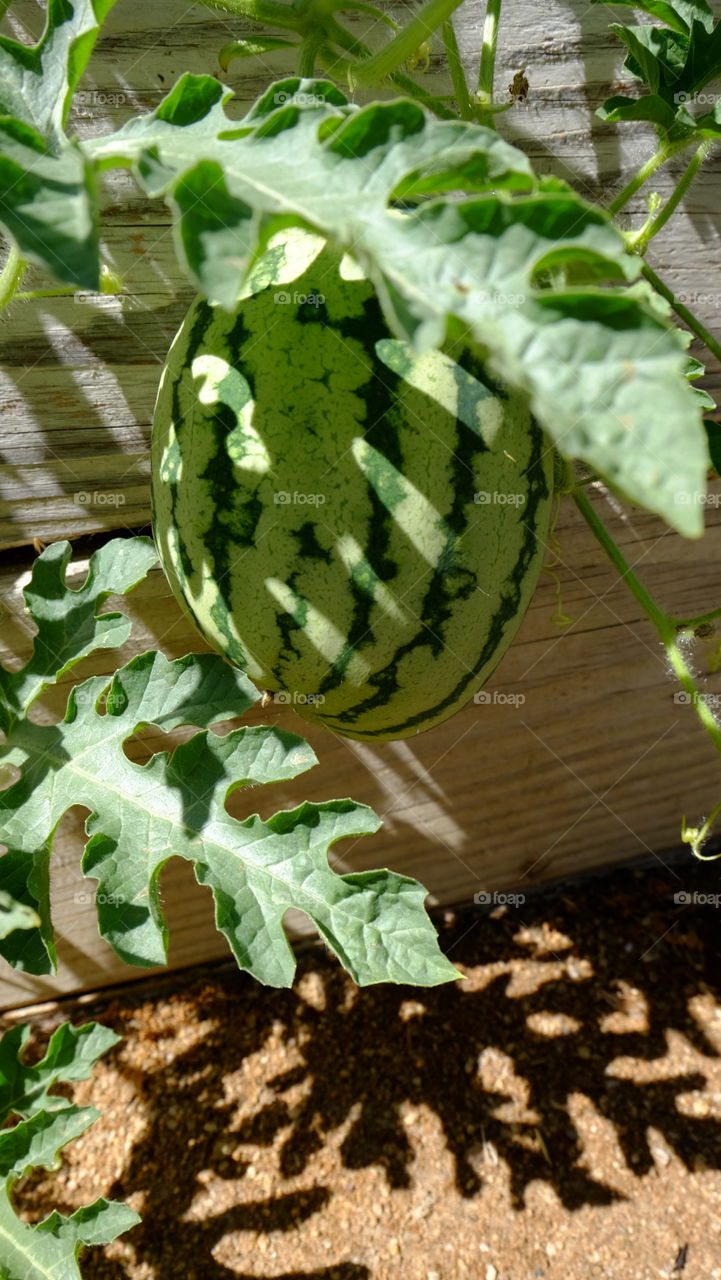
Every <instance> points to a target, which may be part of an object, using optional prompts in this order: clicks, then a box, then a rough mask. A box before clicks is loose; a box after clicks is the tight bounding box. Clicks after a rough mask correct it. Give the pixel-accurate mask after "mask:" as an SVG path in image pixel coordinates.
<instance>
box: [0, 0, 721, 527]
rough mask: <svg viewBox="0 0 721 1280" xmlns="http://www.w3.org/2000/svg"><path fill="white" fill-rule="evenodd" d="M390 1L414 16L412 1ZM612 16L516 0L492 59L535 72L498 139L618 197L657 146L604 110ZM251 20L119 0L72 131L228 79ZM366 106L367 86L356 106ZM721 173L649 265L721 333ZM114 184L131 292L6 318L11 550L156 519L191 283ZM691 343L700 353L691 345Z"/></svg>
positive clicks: (120, 267) (473, 49)
mask: <svg viewBox="0 0 721 1280" xmlns="http://www.w3.org/2000/svg"><path fill="white" fill-rule="evenodd" d="M384 8H385V9H386V10H387V12H388V13H390V14H392V15H394V16H395V17H397V18H399V19H401V20H403V19H405V18H406V17H407V13H408V6H407V5H404V4H396V5H393V4H386V5H385V6H384ZM42 15H43V6H42V5H39V4H38V3H36V0H13V4H12V6H11V10H10V13H9V14H8V15H7V17H6V19H5V22H4V24H3V29H7V30H8V31H9V32H10V33H11V34H13V35H14V36H15V37H16V38H19V39H23V40H29V39H30V38H33V37H37V35H38V34H39V32H40V30H41V29H42ZM344 20H347V22H348V23H349V25H350V26H351V27H352V28H353V30H354V32H355V33H356V34H358V35H359V36H361V37H362V38H363V39H365V40H366V41H367V42H368V43H369V44H371V46H373V45H376V44H378V43H379V40H380V38H381V36H382V32H383V30H384V29H383V28H382V27H381V25H380V24H379V23H378V22H376V21H374V20H373V19H372V18H369V17H368V16H367V15H365V14H355V15H352V14H348V15H346V16H345V19H344ZM612 20H613V13H612V11H611V10H609V9H607V8H606V7H605V6H602V5H598V6H589V5H587V4H585V3H582V2H581V0H577V2H576V3H572V2H571V0H569V2H568V3H562V2H561V0H549V2H548V3H546V4H543V5H539V4H537V3H536V0H507V4H506V6H505V8H504V18H503V22H502V26H501V40H500V48H499V58H498V87H499V93H500V94H501V96H504V95H505V88H504V87H505V86H506V85H507V84H508V83H509V82H510V80H511V79H512V77H513V74H514V72H515V71H517V70H519V69H521V68H524V69H525V72H526V75H527V78H528V80H529V82H530V91H529V96H528V101H527V102H526V103H519V104H517V105H515V106H514V107H513V108H512V109H511V110H510V111H508V112H506V113H505V114H503V115H502V116H500V117H499V128H500V129H501V132H502V133H503V134H504V136H506V137H507V138H508V139H509V140H511V141H515V142H517V143H518V144H519V145H520V146H522V147H523V148H524V149H525V150H526V151H527V152H528V154H529V155H530V156H531V158H532V160H533V162H534V164H535V165H536V167H537V168H538V169H539V170H540V171H542V172H548V173H556V174H559V175H560V176H562V177H565V178H567V179H569V180H570V181H571V182H573V183H574V184H575V185H576V186H577V187H578V188H579V189H580V190H581V191H582V192H583V193H584V194H586V195H588V196H589V197H590V198H593V199H601V200H605V201H606V202H607V201H608V200H610V199H611V197H612V194H613V193H614V192H615V191H616V190H617V189H618V185H619V173H623V174H626V175H627V176H628V174H629V173H630V172H632V166H633V165H634V163H635V164H636V165H638V164H640V163H641V162H642V161H643V159H645V158H646V157H647V156H648V155H650V154H651V152H652V151H653V149H654V139H653V131H652V129H650V128H646V127H644V126H641V125H634V126H633V127H630V128H629V127H626V128H618V127H616V126H609V125H606V124H604V123H603V122H602V121H600V120H599V119H598V118H596V117H595V116H594V115H593V111H594V110H595V108H596V107H597V106H598V105H599V104H600V103H601V102H602V101H603V100H604V99H605V98H606V97H608V96H609V95H610V94H611V93H613V92H618V91H619V90H620V88H621V87H622V84H623V78H622V77H620V67H621V63H622V60H623V59H622V50H621V48H620V46H619V44H618V42H617V41H615V40H614V39H613V37H612V36H611V35H610V33H609V30H608V25H609V22H610V21H612ZM456 25H457V28H458V35H459V41H460V46H461V49H462V52H463V56H464V59H465V62H466V66H467V71H468V75H469V78H471V79H472V78H473V73H474V68H476V67H477V63H478V56H479V47H480V35H481V14H480V12H479V11H478V9H477V8H476V7H475V6H473V5H471V4H470V3H468V4H466V5H464V6H463V7H462V8H461V10H460V11H459V12H458V14H457V15H456ZM253 29H256V28H254V27H253V26H252V24H249V23H247V22H243V21H235V20H232V19H231V18H229V17H228V15H225V14H221V13H218V12H215V11H211V10H206V9H203V8H202V7H201V6H200V5H194V6H191V7H190V8H188V7H187V6H185V5H182V4H180V3H179V0H156V3H155V4H153V5H148V4H147V3H141V0H124V2H123V3H122V4H118V5H116V7H115V8H114V9H113V10H112V12H111V14H110V17H109V19H108V23H107V26H106V28H105V29H104V34H103V37H102V39H101V40H100V41H99V44H98V46H97V50H96V54H95V56H94V57H93V60H92V62H91V66H90V71H89V73H88V75H86V77H85V78H84V80H83V85H82V89H81V92H80V94H79V96H78V97H77V98H76V102H75V107H74V113H73V123H74V127H75V128H76V130H77V133H78V135H79V136H81V137H82V136H89V135H93V134H96V133H99V132H104V131H106V130H108V129H113V128H117V127H119V126H120V125H121V124H122V123H123V121H124V120H126V119H127V118H128V117H129V116H130V115H133V114H135V113H137V112H139V111H144V110H152V109H153V108H155V107H156V106H157V105H158V103H159V102H160V100H161V98H162V97H163V95H164V94H165V93H166V92H167V90H168V89H169V88H170V87H171V86H172V84H173V83H174V82H175V80H176V79H177V78H178V77H179V76H180V75H181V74H182V73H183V72H184V71H189V72H194V73H199V74H200V73H206V74H208V73H209V74H218V75H220V71H219V67H218V61H217V56H218V52H219V50H220V49H221V47H222V46H223V45H224V44H225V43H226V42H227V41H228V40H229V39H230V38H231V37H233V36H237V35H238V34H241V33H243V32H247V31H250V30H253ZM292 65H293V64H292V57H291V55H290V54H287V53H280V54H276V55H274V56H273V57H264V58H263V59H262V60H260V59H259V60H254V59H243V60H239V61H236V62H235V63H233V64H232V65H231V68H230V70H229V71H228V72H227V73H226V74H225V75H224V76H223V79H224V80H225V82H226V83H227V84H229V85H230V86H231V87H232V88H233V90H234V92H235V94H236V101H235V102H234V103H233V104H232V108H231V110H232V112H233V114H234V115H236V116H237V115H242V114H243V112H244V110H245V109H247V107H248V106H249V105H250V103H251V102H253V101H254V100H255V98H256V97H257V96H258V94H260V93H261V92H262V91H263V90H264V89H265V88H266V87H267V85H268V83H269V82H270V80H271V79H274V78H276V77H278V76H280V75H283V74H288V73H289V72H290V71H291V70H292ZM424 82H425V83H426V84H427V86H428V88H429V91H431V92H444V91H448V88H449V85H448V83H447V82H446V76H445V67H444V57H443V54H442V53H441V51H440V46H438V48H437V49H436V51H435V52H434V55H433V57H432V60H431V66H430V69H429V72H428V73H427V75H426V76H425V80H424ZM369 96H371V95H369V94H366V95H365V98H366V99H367V98H368V97H369ZM374 96H384V94H383V93H380V94H378V93H375V91H374ZM385 96H394V95H393V93H392V92H386V93H385ZM364 100H365V99H364V97H363V95H362V94H358V95H357V101H358V102H359V103H361V102H363V101H364ZM685 163H686V158H685V157H678V158H677V159H676V160H675V161H673V162H672V163H671V164H670V165H669V166H668V167H667V168H666V169H664V170H662V171H660V172H659V173H658V174H657V175H656V176H654V180H653V184H652V185H653V187H654V188H655V189H657V190H659V191H660V192H662V193H664V192H665V193H668V192H670V190H671V189H672V186H673V185H674V183H675V182H676V181H677V179H678V175H679V173H680V172H681V171H682V168H683V166H684V165H685ZM720 175H721V150H719V149H717V150H716V152H715V153H714V155H713V156H712V158H711V159H710V160H709V161H708V162H707V165H706V167H705V169H704V170H703V172H702V174H701V176H700V178H699V179H698V181H697V182H696V183H695V184H694V186H693V188H692V190H691V192H690V194H689V195H688V196H687V197H686V200H685V201H684V203H683V207H682V209H681V210H680V211H679V213H678V214H677V216H676V218H675V219H674V220H673V225H672V226H669V227H668V228H666V229H665V230H664V232H663V233H662V234H661V235H660V236H659V237H658V238H657V239H656V240H655V241H654V243H653V246H652V248H651V250H650V252H649V260H650V261H651V263H652V265H653V266H654V267H655V268H656V269H657V270H658V271H659V272H660V273H661V274H662V276H664V277H665V278H666V279H667V281H668V283H669V284H670V285H671V286H672V287H673V288H674V289H676V290H677V292H678V293H679V294H681V295H683V297H684V298H685V299H686V300H687V302H688V303H689V305H690V306H691V307H692V309H693V310H695V311H696V312H697V313H698V315H699V316H700V318H701V319H702V320H704V321H705V322H706V323H707V324H708V325H709V326H710V327H711V328H712V329H713V328H714V326H715V324H716V322H717V316H718V314H719V303H721V283H720V280H721V276H720V275H719V267H720V266H721V251H720V248H719V219H720V218H721V198H720V197H721V183H720V181H719V178H720ZM106 195H107V209H106V215H105V220H104V241H105V255H106V258H107V260H108V262H109V263H110V264H111V265H112V266H113V267H114V269H116V270H117V271H118V272H119V273H120V275H121V277H122V278H123V280H124V282H125V294H124V295H123V296H122V297H100V296H97V295H90V294H80V295H76V298H75V300H73V298H70V297H68V298H44V299H38V300H35V301H34V302H31V303H16V304H14V305H13V306H12V307H11V308H10V310H9V311H8V312H7V313H6V314H5V315H4V316H3V317H2V319H0V413H1V414H2V419H1V420H2V421H3V422H4V423H6V424H8V423H9V424H10V427H9V428H6V429H5V430H3V434H2V445H1V448H0V547H12V546H16V545H22V544H24V543H28V542H31V541H32V540H33V539H34V538H41V539H44V540H45V541H48V540H51V539H53V538H58V537H77V536H79V535H81V534H83V533H88V532H91V531H93V530H109V529H123V528H133V527H138V526H141V525H144V524H146V523H147V522H148V519H149V507H148V483H147V481H148V440H149V430H150V422H151V418H152V412H153V403H154V399H155V392H156V388H157V383H158V379H159V376H160V370H161V368H162V364H163V360H164V358H165V354H166V352H167V349H168V347H169V345H170V342H171V340H172V337H173V334H174V333H175V331H176V329H177V328H178V325H179V324H180V321H181V318H182V316H183V314H184V312H185V310H186V308H187V306H188V303H189V301H190V299H191V298H192V296H193V289H192V286H191V285H190V284H189V282H188V281H187V280H186V278H185V277H184V276H183V275H182V273H181V272H180V270H179V268H178V266H177V263H176V261H175V255H174V251H173V238H172V233H171V230H170V224H169V217H168V214H167V212H166V210H165V207H164V206H163V204H162V203H161V202H158V201H149V200H147V199H146V198H145V197H144V196H142V195H140V194H139V192H138V190H137V188H136V187H135V186H134V183H133V181H132V178H130V177H129V176H128V175H127V174H125V173H123V172H113V173H111V174H110V175H108V177H107V181H106ZM645 196H646V192H645V190H644V191H642V192H640V193H639V194H638V195H637V197H636V198H635V199H634V201H633V202H632V204H631V205H629V208H628V221H629V224H631V223H633V224H634V225H638V223H639V221H641V220H642V215H643V211H644V209H645V203H644V201H645ZM53 283H55V282H53V281H49V280H48V279H44V278H41V277H40V273H37V272H35V273H31V274H30V276H29V277H28V287H30V286H32V285H33V284H35V285H36V286H38V287H41V286H48V285H50V284H53ZM694 350H695V351H697V352H700V349H699V348H698V346H697V345H695V346H694ZM705 385H706V386H707V387H708V389H709V390H711V392H712V393H713V392H714V391H715V390H716V389H718V387H719V385H721V369H719V368H718V367H717V365H716V364H714V363H713V362H712V363H710V364H709V365H708V374H707V379H706V383H705Z"/></svg>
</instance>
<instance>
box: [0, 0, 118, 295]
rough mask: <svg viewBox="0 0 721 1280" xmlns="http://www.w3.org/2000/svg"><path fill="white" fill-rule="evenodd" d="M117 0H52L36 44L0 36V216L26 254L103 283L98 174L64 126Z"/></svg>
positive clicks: (87, 281)
mask: <svg viewBox="0 0 721 1280" xmlns="http://www.w3.org/2000/svg"><path fill="white" fill-rule="evenodd" d="M114 3H115V0H73V3H72V4H69V3H68V2H67V0H49V3H48V6H47V17H46V23H45V30H44V32H43V34H42V36H41V38H40V40H39V41H38V43H37V44H36V45H32V46H27V45H23V44H20V43H19V42H18V41H17V40H12V39H11V38H10V37H9V36H0V222H2V223H4V224H5V226H6V227H7V229H8V231H9V232H10V234H11V235H12V237H13V239H14V240H15V243H16V244H17V246H18V248H19V250H20V253H21V254H22V256H23V257H24V258H29V259H31V260H32V261H33V262H37V263H39V264H40V265H41V266H44V267H47V268H48V269H49V270H50V271H52V272H53V274H54V275H56V276H57V277H58V278H59V279H61V280H64V281H66V282H67V283H69V284H76V285H80V286H81V287H82V288H86V289H97V288H98V285H99V280H100V277H99V244H100V241H99V231H98V214H97V196H96V193H95V184H94V175H93V173H92V169H91V167H90V166H89V165H88V164H87V162H85V161H84V159H83V156H82V154H81V152H80V151H79V150H78V148H77V146H76V144H75V143H73V142H71V141H70V140H69V139H68V137H67V135H66V133H65V122H66V120H67V116H68V112H69V110H70V105H71V101H72V95H73V91H74V89H75V88H76V86H77V84H78V81H79V80H80V77H81V75H82V74H83V71H84V70H85V67H86V65H87V61H88V59H89V57H90V54H91V53H92V50H93V46H94V44H95V41H96V39H97V35H98V32H99V30H100V27H101V25H102V23H103V21H104V19H105V17H106V15H107V14H108V12H109V11H110V9H111V8H112V6H113V4H114Z"/></svg>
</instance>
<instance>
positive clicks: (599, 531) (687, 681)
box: [572, 490, 721, 754]
mask: <svg viewBox="0 0 721 1280" xmlns="http://www.w3.org/2000/svg"><path fill="white" fill-rule="evenodd" d="M572 496H573V500H574V502H575V503H576V506H577V507H578V509H579V511H580V512H581V515H582V516H583V518H584V520H585V521H586V523H587V524H588V526H589V528H590V529H591V532H592V533H593V534H594V535H595V536H596V538H597V539H598V541H599V542H600V544H601V546H602V547H603V549H604V551H605V552H606V555H607V556H608V558H609V560H610V561H611V563H612V564H613V566H614V567H615V568H616V569H617V570H618V572H619V574H620V576H621V578H622V579H623V581H624V582H625V583H626V586H627V587H628V589H629V591H630V592H631V594H632V595H633V596H634V598H635V599H636V600H637V601H638V603H639V604H640V606H641V608H642V609H643V611H644V613H645V614H646V615H647V616H648V618H650V620H651V622H652V623H653V625H654V627H655V628H656V631H657V632H658V635H659V638H660V640H661V643H662V644H663V647H664V649H665V650H666V656H667V658H668V660H669V663H670V664H671V667H672V669H673V671H674V674H675V675H676V677H677V679H678V681H679V684H680V685H681V687H682V688H683V690H684V692H685V693H687V694H688V696H689V700H690V701H691V703H692V705H693V707H694V710H695V711H696V715H697V716H698V718H699V720H700V721H701V724H702V725H703V727H704V729H705V730H706V732H707V733H708V735H709V737H710V738H711V741H712V742H713V744H714V746H715V748H716V750H717V751H718V752H719V754H721V728H720V727H719V725H717V723H716V721H715V720H714V718H713V716H712V714H711V712H710V711H709V708H708V706H707V704H706V702H705V700H704V697H703V694H702V693H701V691H700V689H699V688H698V685H697V684H696V681H695V680H694V678H693V675H692V674H691V672H690V671H689V668H688V666H687V663H686V659H685V658H684V656H683V654H682V652H681V650H680V648H679V645H678V638H677V628H678V623H677V622H676V620H675V619H674V618H671V617H670V616H669V615H668V614H667V613H664V611H663V609H659V607H658V605H657V604H656V602H655V600H652V599H651V597H650V595H649V594H648V592H647V590H646V588H645V587H644V586H643V585H642V583H641V582H639V580H638V578H637V577H636V575H635V573H634V572H633V570H632V568H631V566H630V565H629V564H628V562H627V561H626V560H625V558H624V556H623V553H622V552H621V550H620V548H619V547H618V546H617V544H616V543H615V542H614V540H613V538H612V537H611V534H610V533H609V532H608V529H607V528H606V526H605V525H604V523H603V521H602V520H601V519H600V518H599V516H598V515H597V514H596V512H595V511H594V509H593V506H592V505H591V503H590V502H589V500H588V498H587V497H586V495H585V493H580V492H579V491H578V490H574V491H573V494H572Z"/></svg>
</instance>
